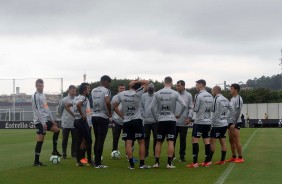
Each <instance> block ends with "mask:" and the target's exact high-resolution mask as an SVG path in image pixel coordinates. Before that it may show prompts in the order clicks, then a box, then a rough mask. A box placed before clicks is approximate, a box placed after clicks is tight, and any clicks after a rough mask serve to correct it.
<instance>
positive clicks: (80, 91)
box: [78, 82, 89, 95]
mask: <svg viewBox="0 0 282 184" xmlns="http://www.w3.org/2000/svg"><path fill="white" fill-rule="evenodd" d="M87 86H89V84H88V83H86V82H83V83H81V84H80V86H79V90H78V92H79V94H80V95H82V94H83V92H84V91H85V90H86V89H87Z"/></svg>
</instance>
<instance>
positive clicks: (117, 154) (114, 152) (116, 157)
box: [111, 150, 120, 159]
mask: <svg viewBox="0 0 282 184" xmlns="http://www.w3.org/2000/svg"><path fill="white" fill-rule="evenodd" d="M111 157H112V159H119V158H120V152H119V151H118V150H114V151H113V152H112V153H111Z"/></svg>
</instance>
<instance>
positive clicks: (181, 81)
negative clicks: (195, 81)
mask: <svg viewBox="0 0 282 184" xmlns="http://www.w3.org/2000/svg"><path fill="white" fill-rule="evenodd" d="M177 84H180V85H181V86H185V82H184V80H179V81H177Z"/></svg>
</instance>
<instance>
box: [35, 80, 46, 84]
mask: <svg viewBox="0 0 282 184" xmlns="http://www.w3.org/2000/svg"><path fill="white" fill-rule="evenodd" d="M37 83H39V84H44V82H43V80H42V79H37V80H36V81H35V84H37Z"/></svg>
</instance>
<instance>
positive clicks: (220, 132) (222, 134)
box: [211, 126, 227, 139]
mask: <svg viewBox="0 0 282 184" xmlns="http://www.w3.org/2000/svg"><path fill="white" fill-rule="evenodd" d="M226 131H227V126H224V127H212V129H211V138H214V139H222V138H226Z"/></svg>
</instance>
